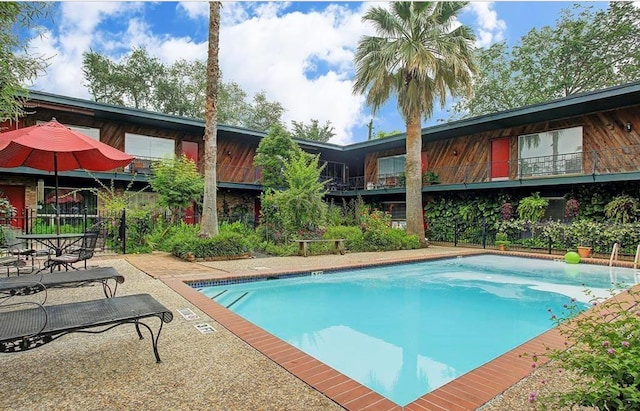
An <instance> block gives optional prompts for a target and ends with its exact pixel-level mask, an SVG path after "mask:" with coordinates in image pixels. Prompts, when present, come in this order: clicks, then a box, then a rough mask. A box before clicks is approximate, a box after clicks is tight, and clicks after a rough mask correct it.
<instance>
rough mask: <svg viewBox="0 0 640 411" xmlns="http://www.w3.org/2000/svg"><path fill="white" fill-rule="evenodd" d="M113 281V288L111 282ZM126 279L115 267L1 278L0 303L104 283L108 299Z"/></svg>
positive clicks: (103, 286) (103, 288) (103, 289)
mask: <svg viewBox="0 0 640 411" xmlns="http://www.w3.org/2000/svg"><path fill="white" fill-rule="evenodd" d="M110 280H113V282H114V284H113V288H111V286H110V285H109V281H110ZM123 282H124V277H123V276H122V274H120V273H119V272H118V271H116V269H115V268H113V267H98V268H91V269H88V270H81V271H75V272H71V271H61V272H59V273H51V274H44V275H43V274H42V272H40V273H39V274H29V275H23V276H20V277H6V278H0V301H1V300H2V299H4V298H8V297H13V296H18V295H29V294H34V293H38V292H40V291H44V290H49V289H52V288H66V287H80V286H83V285H87V284H90V283H102V291H104V295H105V296H106V297H113V296H115V295H116V291H117V290H118V284H122V283H123Z"/></svg>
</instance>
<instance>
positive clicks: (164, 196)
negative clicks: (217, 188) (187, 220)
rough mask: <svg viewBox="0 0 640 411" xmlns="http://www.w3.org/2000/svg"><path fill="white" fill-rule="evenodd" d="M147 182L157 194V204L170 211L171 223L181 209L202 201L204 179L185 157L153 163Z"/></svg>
mask: <svg viewBox="0 0 640 411" xmlns="http://www.w3.org/2000/svg"><path fill="white" fill-rule="evenodd" d="M149 182H150V183H151V187H152V188H153V190H154V191H155V192H157V193H158V196H159V201H158V204H160V205H161V206H164V207H168V208H169V210H171V221H172V222H173V221H174V219H175V217H176V216H177V215H178V212H179V211H180V210H181V209H183V208H186V207H189V206H190V205H191V204H192V203H193V202H194V201H195V202H198V203H199V202H200V200H201V199H202V194H203V190H204V178H203V177H202V176H201V175H200V173H199V172H198V168H197V167H196V164H195V163H194V162H193V160H191V159H190V158H188V157H187V156H185V155H182V156H179V157H176V158H171V159H163V160H160V161H158V162H157V163H155V164H154V165H153V174H151V176H150V181H149Z"/></svg>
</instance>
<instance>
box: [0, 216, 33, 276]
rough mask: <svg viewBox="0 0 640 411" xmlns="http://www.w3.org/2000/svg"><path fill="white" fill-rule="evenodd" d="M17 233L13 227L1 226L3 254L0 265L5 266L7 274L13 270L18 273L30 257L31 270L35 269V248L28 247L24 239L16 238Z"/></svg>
mask: <svg viewBox="0 0 640 411" xmlns="http://www.w3.org/2000/svg"><path fill="white" fill-rule="evenodd" d="M17 234H18V233H17V232H16V230H15V229H14V228H13V227H10V226H3V227H2V238H3V239H4V243H3V245H2V250H3V255H2V256H1V257H0V265H2V266H3V267H5V268H7V276H9V274H10V273H11V272H12V271H13V270H11V269H12V268H13V269H14V270H15V272H16V273H17V274H18V275H19V274H20V269H21V268H22V267H26V265H27V264H26V261H27V260H28V259H31V271H30V272H33V271H34V270H35V262H34V256H35V254H36V250H35V249H33V248H31V247H29V246H28V245H27V243H26V242H25V241H24V240H19V239H17V238H16V235H17Z"/></svg>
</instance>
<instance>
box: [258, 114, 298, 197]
mask: <svg viewBox="0 0 640 411" xmlns="http://www.w3.org/2000/svg"><path fill="white" fill-rule="evenodd" d="M300 151H302V150H301V149H300V147H299V146H298V144H296V142H295V141H293V139H292V138H291V136H290V135H289V133H288V132H287V130H285V129H284V127H282V126H281V125H279V124H276V125H274V126H272V127H271V129H270V130H269V133H268V134H267V135H266V136H265V137H264V138H263V139H262V140H260V144H258V148H257V149H256V155H255V157H254V158H253V165H254V166H255V167H261V168H262V185H263V186H264V187H266V188H273V189H281V188H284V187H286V186H287V182H286V179H285V177H284V174H283V173H284V169H285V166H286V165H287V163H289V162H290V161H291V159H292V158H294V157H295V156H296V154H297V153H298V152H300Z"/></svg>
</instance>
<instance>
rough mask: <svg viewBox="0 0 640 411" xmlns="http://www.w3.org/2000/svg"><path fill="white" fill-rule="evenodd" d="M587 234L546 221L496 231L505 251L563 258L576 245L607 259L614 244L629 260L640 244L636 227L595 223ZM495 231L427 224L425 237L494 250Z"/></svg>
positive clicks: (482, 224) (476, 224) (482, 225)
mask: <svg viewBox="0 0 640 411" xmlns="http://www.w3.org/2000/svg"><path fill="white" fill-rule="evenodd" d="M597 224H598V225H597V229H595V230H594V232H593V233H592V234H590V235H584V236H580V235H577V234H576V233H575V232H572V225H571V223H566V222H565V223H561V222H557V221H546V222H540V223H535V224H528V223H521V224H511V225H508V226H507V228H506V229H501V230H500V231H501V232H503V233H504V234H505V235H506V238H507V240H506V242H507V244H508V249H509V250H514V251H531V252H538V253H547V254H558V255H563V254H564V253H566V252H567V251H570V250H575V249H576V248H577V247H578V246H588V247H591V248H592V249H593V253H594V256H596V257H600V258H609V256H610V254H611V251H612V248H613V244H614V243H618V245H619V247H620V257H621V259H626V260H633V258H634V256H635V253H636V250H637V247H638V244H639V243H640V224H639V223H628V224H611V223H597ZM498 231H499V230H498V228H497V227H496V225H495V224H494V223H488V222H487V221H464V220H461V219H453V220H448V221H430V222H429V227H428V229H427V232H426V235H427V238H428V239H429V241H430V242H432V243H436V244H442V245H453V246H455V247H458V246H464V247H472V248H496V234H497V233H498Z"/></svg>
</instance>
